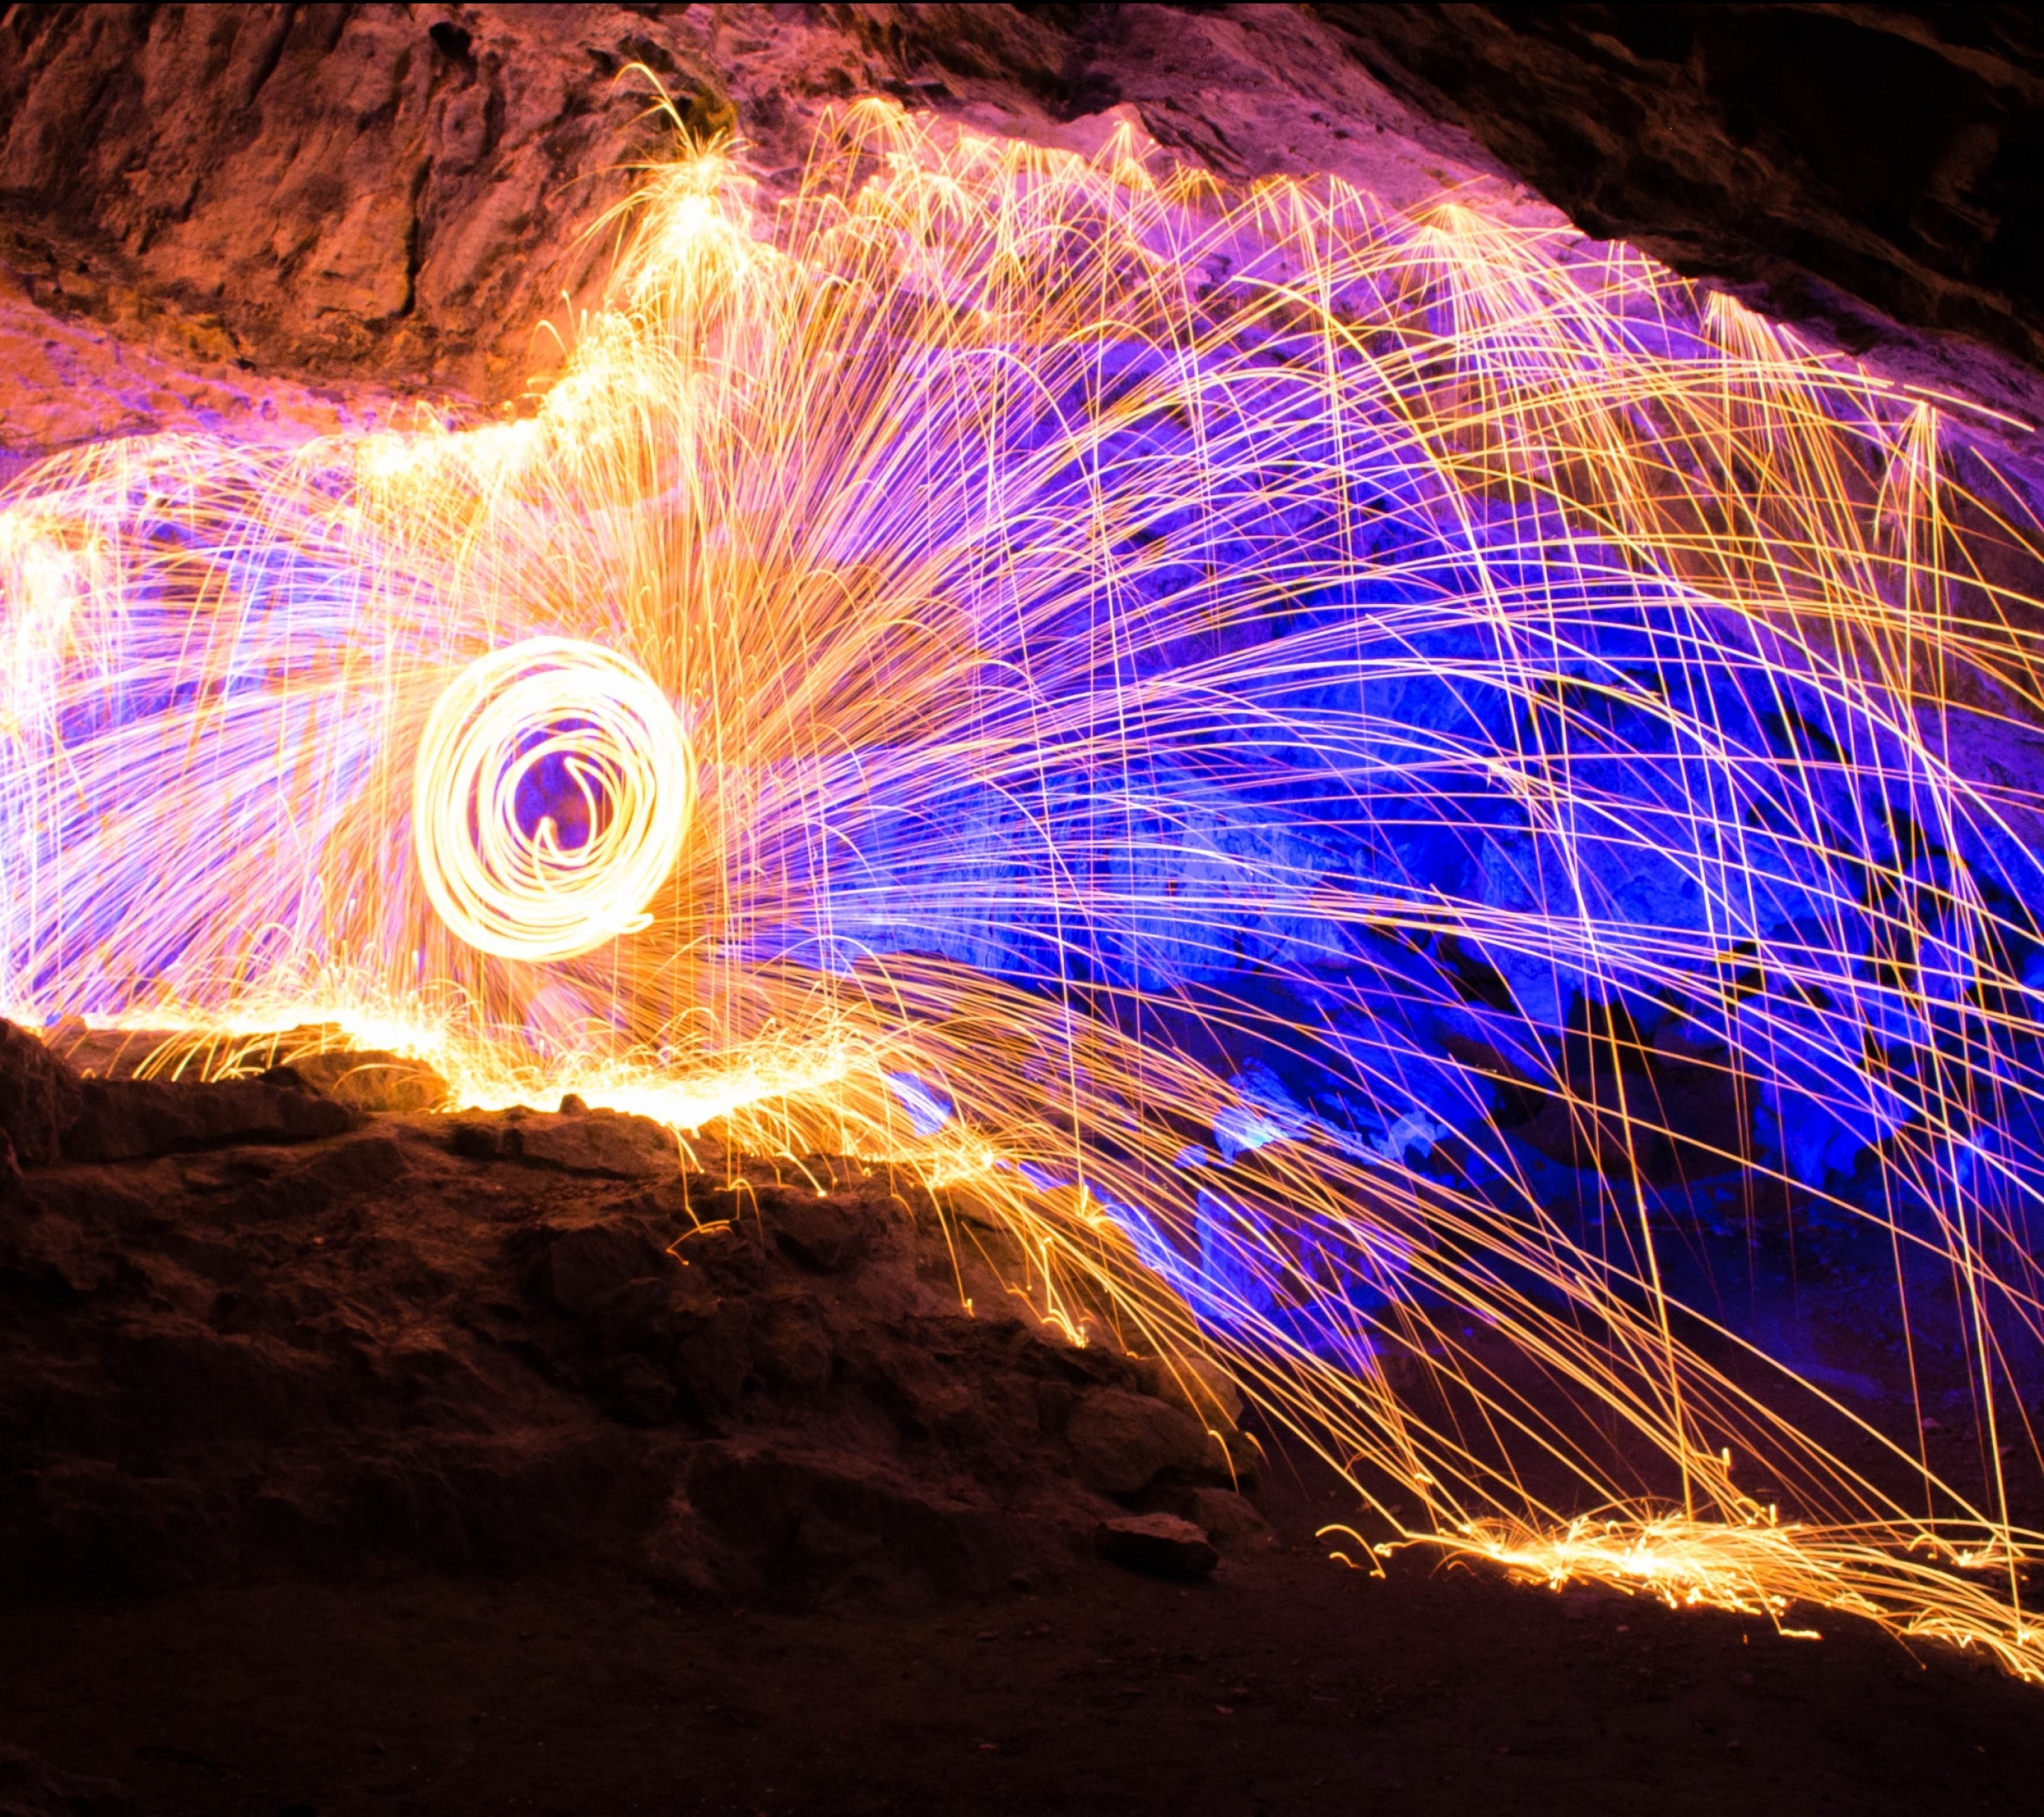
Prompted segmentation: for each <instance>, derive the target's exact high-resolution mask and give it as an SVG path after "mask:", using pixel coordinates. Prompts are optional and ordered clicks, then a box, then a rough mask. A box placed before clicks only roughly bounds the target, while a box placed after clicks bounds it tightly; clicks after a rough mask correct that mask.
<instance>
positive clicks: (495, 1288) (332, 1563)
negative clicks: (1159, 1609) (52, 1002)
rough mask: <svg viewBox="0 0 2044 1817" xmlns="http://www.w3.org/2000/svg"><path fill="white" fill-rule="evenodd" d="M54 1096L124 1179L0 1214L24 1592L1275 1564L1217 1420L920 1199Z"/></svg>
mask: <svg viewBox="0 0 2044 1817" xmlns="http://www.w3.org/2000/svg"><path fill="white" fill-rule="evenodd" d="M15 1039H16V1040H17V1041H19V1042H21V1043H25V1046H26V1047H29V1048H30V1049H40V1043H34V1042H33V1041H31V1040H29V1039H28V1038H27V1037H24V1036H20V1035H18V1033H17V1034H16V1035H15ZM54 1064H55V1062H48V1060H47V1057H46V1066H48V1065H54ZM60 1082H63V1083H67V1084H68V1085H69V1089H70V1090H71V1093H72V1094H74V1096H75V1097H76V1098H77V1099H78V1100H79V1101H82V1102H83V1104H84V1106H85V1116H84V1117H83V1118H82V1119H81V1120H80V1122H79V1124H76V1125H75V1126H74V1127H73V1128H72V1130H71V1132H70V1133H69V1134H68V1135H67V1136H66V1138H65V1140H66V1143H67V1147H68V1149H69V1151H71V1152H73V1153H77V1152H83V1151H86V1150H87V1149H90V1151H91V1152H92V1153H93V1154H95V1155H100V1156H104V1157H115V1156H118V1157H119V1159H117V1160H111V1159H108V1160H102V1161H100V1162H98V1163H96V1164H85V1163H82V1162H75V1161H63V1162H59V1163H57V1164H55V1165H50V1166H29V1167H28V1168H26V1169H25V1170H20V1171H19V1172H18V1174H17V1176H16V1177H15V1179H14V1181H13V1185H12V1187H11V1189H10V1190H9V1191H8V1192H7V1193H6V1195H5V1197H4V1199H0V1302H4V1317H0V1327H4V1329H0V1588H4V1591H5V1593H6V1595H7V1596H11V1597H15V1598H21V1597H29V1598H37V1599H40V1598H44V1597H48V1596H67V1595H75V1594H79V1593H82V1592H90V1591H96V1590H159V1589H163V1588H170V1587H172V1586H175V1585H180V1584H190V1583H195V1582H202V1581H221V1580H225V1579H230V1578H233V1577H239V1576H242V1575H245V1574H248V1573H263V1572H266V1571H274V1570H277V1569H294V1568H295V1569H312V1570H314V1571H324V1570H344V1571H355V1570H359V1569H362V1568H363V1567H364V1566H365V1565H376V1564H378V1563H381V1564H384V1565H401V1564H407V1563H409V1564H413V1565H434V1566H441V1567H451V1568H455V1569H468V1568H474V1567H478V1566H489V1567H501V1566H506V1565H517V1564H521V1563H526V1562H540V1561H544V1560H548V1559H551V1558H559V1557H562V1556H564V1555H568V1554H577V1555H582V1556H585V1557H594V1558H606V1559H609V1560H611V1561H613V1562H617V1563H621V1564H623V1565H625V1566H626V1567H627V1568H628V1569H636V1570H637V1571H639V1572H640V1573H642V1574H643V1575H644V1576H646V1577H649V1578H651V1580H652V1581H655V1582H657V1583H659V1584H661V1585H665V1586H667V1587H668V1588H672V1589H675V1590H681V1591H688V1592H696V1593H703V1594H711V1595H719V1596H722V1595H743V1596H759V1595H762V1594H773V1595H778V1596H795V1597H797V1598H801V1597H809V1596H831V1597H841V1596H859V1597H864V1598H872V1597H878V1598H880V1599H882V1600H893V1599H898V1598H900V1597H902V1596H908V1597H910V1598H914V1597H917V1596H928V1595H930V1594H933V1593H934V1594H939V1595H951V1594H961V1593H967V1592H982V1591H985V1590H988V1589H993V1588H999V1587H1000V1586H1001V1585H1004V1584H1005V1583H1007V1582H1008V1581H1009V1580H1011V1579H1013V1578H1016V1577H1023V1578H1027V1579H1031V1580H1039V1579H1041V1578H1043V1577H1046V1576H1048V1575H1055V1574H1058V1573H1060V1572H1062V1571H1064V1570H1066V1569H1069V1568H1070V1565H1071V1564H1072V1562H1073V1560H1074V1557H1075V1555H1076V1554H1078V1553H1082V1552H1083V1551H1084V1550H1085V1547H1086V1545H1087V1544H1088V1542H1089V1540H1090V1538H1091V1536H1092V1535H1093V1533H1094V1531H1096V1529H1097V1527H1098V1525H1099V1523H1100V1522H1101V1520H1102V1519H1104V1518H1113V1517H1116V1516H1118V1515H1120V1514H1122V1513H1124V1512H1126V1511H1127V1510H1128V1508H1131V1507H1134V1508H1140V1509H1147V1510H1150V1511H1153V1512H1154V1511H1156V1510H1158V1509H1159V1508H1175V1509H1177V1510H1178V1511H1179V1512H1181V1514H1184V1513H1191V1512H1196V1511H1197V1510H1196V1504H1195V1500H1194V1498H1195V1497H1197V1496H1201V1495H1202V1494H1205V1495H1208V1496H1210V1497H1215V1498H1219V1497H1225V1499H1224V1500H1221V1499H1215V1500H1212V1503H1211V1506H1210V1507H1208V1515H1209V1518H1210V1519H1212V1520H1213V1521H1214V1522H1215V1523H1216V1527H1227V1528H1228V1534H1227V1535H1226V1537H1228V1538H1248V1537H1253V1536H1254V1531H1255V1528H1256V1524H1257V1522H1256V1517H1255V1515H1254V1510H1253V1509H1249V1508H1247V1504H1241V1506H1240V1507H1239V1508H1238V1507H1237V1506H1236V1505H1235V1504H1237V1503H1238V1502H1239V1496H1236V1495H1235V1492H1234V1490H1235V1486H1236V1485H1237V1484H1238V1483H1239V1482H1240V1483H1242V1484H1243V1486H1247V1485H1249V1484H1252V1483H1253V1482H1254V1469H1255V1466H1254V1462H1253V1461H1252V1460H1253V1459H1254V1452H1253V1451H1243V1453H1242V1454H1241V1455H1239V1456H1238V1457H1236V1458H1235V1459H1234V1460H1233V1461H1232V1462H1231V1460H1230V1458H1229V1456H1228V1450H1227V1449H1226V1448H1225V1447H1224V1445H1223V1443H1222V1442H1220V1441H1219V1440H1217V1439H1216V1438H1214V1437H1213V1436H1212V1435H1211V1434H1210V1433H1209V1431H1208V1429H1207V1427H1208V1425H1210V1424H1216V1423H1219V1424H1220V1425H1221V1426H1222V1427H1224V1421H1222V1419H1221V1416H1220V1411H1219V1409H1218V1408H1217V1407H1213V1408H1208V1411H1207V1413H1206V1416H1205V1418H1204V1419H1194V1418H1193V1416H1191V1415H1190V1414H1189V1412H1186V1411H1185V1408H1184V1407H1183V1405H1182V1404H1174V1402H1173V1401H1171V1400H1166V1399H1165V1398H1162V1389H1163V1383H1162V1376H1161V1374H1160V1373H1159V1372H1158V1370H1157V1369H1156V1367H1155V1365H1152V1364H1149V1363H1145V1362H1139V1361H1137V1360H1135V1359H1133V1358H1128V1357H1124V1356H1122V1355H1120V1354H1116V1353H1114V1352H1112V1351H1111V1350H1106V1349H1104V1348H1101V1347H1097V1346H1096V1347H1091V1348H1086V1349H1074V1348H1073V1347H1072V1346H1070V1344H1068V1343H1066V1342H1065V1340H1064V1339H1062V1337H1061V1336H1059V1335H1057V1333H1056V1332H1055V1330H1053V1329H1051V1328H1050V1327H1046V1326H1044V1325H1043V1324H1040V1323H1039V1322H1038V1321H1037V1320H1035V1318H1034V1317H1033V1316H1032V1315H1030V1314H1029V1313H1028V1312H1027V1311H1026V1309H1025V1308H1024V1304H1023V1302H1022V1301H1021V1300H1019V1299H1017V1298H1016V1297H1015V1296H1012V1295H1011V1294H1010V1293H1008V1292H1007V1291H1006V1290H1005V1285H1004V1281H1003V1279H1002V1278H1001V1274H1002V1273H1005V1275H1006V1277H1008V1278H1012V1279H1020V1278H1021V1277H1022V1276H1023V1270H1022V1268H1021V1266H1020V1263H1021V1258H1020V1255H1019V1254H1016V1255H1014V1256H1012V1257H1011V1256H1010V1255H1009V1254H1008V1253H1007V1250H1006V1248H1005V1243H1004V1239H1002V1237H1001V1235H1000V1234H999V1233H998V1232H997V1231H993V1230H990V1229H988V1228H985V1227H982V1226H978V1225H976V1224H966V1225H962V1226H960V1225H957V1224H954V1226H953V1228H952V1231H951V1235H950V1237H949V1238H948V1239H947V1235H946V1234H945V1232H944V1231H943V1228H942V1227H941V1226H940V1224H939V1219H938V1214H937V1211H936V1207H935V1206H934V1205H933V1204H932V1203H931V1202H930V1201H929V1200H928V1199H927V1197H923V1196H922V1195H920V1193H919V1192H917V1191H916V1190H915V1189H912V1188H910V1187H909V1185H907V1184H906V1183H905V1182H902V1181H889V1180H888V1179H886V1178H884V1177H879V1176H874V1177H867V1176H866V1175H865V1174H863V1172H860V1171H858V1170H853V1169H851V1168H849V1167H847V1166H845V1165H844V1164H843V1163H838V1164H835V1165H833V1164H831V1163H826V1162H817V1161H813V1162H810V1163H809V1164H807V1165H808V1166H809V1172H810V1173H811V1174H813V1175H815V1176H816V1178H818V1179H819V1180H821V1181H824V1182H825V1183H826V1184H827V1185H828V1186H829V1190H828V1191H826V1192H824V1193H822V1194H819V1193H818V1192H817V1190H816V1188H815V1187H814V1186H813V1185H809V1184H808V1183H807V1182H806V1181H805V1179H804V1178H803V1177H802V1176H801V1174H793V1175H791V1176H790V1177H791V1178H792V1179H793V1180H794V1181H795V1182H796V1183H795V1184H793V1185H786V1184H782V1183H780V1182H778V1181H776V1180H775V1179H774V1177H772V1175H771V1174H770V1172H769V1171H763V1170H759V1169H753V1170H749V1173H741V1174H738V1175H737V1176H736V1177H735V1178H734V1177H731V1176H729V1175H728V1174H725V1173H724V1172H719V1173H717V1174H715V1175H707V1174H684V1173H683V1172H682V1170H681V1166H680V1163H679V1161H678V1158H677V1155H676V1151H675V1145H674V1140H673V1139H672V1137H671V1136H670V1135H667V1133H666V1132H665V1131H661V1130H659V1129H658V1128H657V1127H655V1126H653V1125H651V1124H644V1123H642V1122H640V1120H636V1119H633V1118H628V1117H623V1116H614V1115H610V1114H608V1113H605V1112H563V1113H555V1114H548V1115H541V1114H538V1113H532V1112H522V1113H521V1112H507V1113H505V1114H503V1115H501V1116H475V1115H470V1116H463V1117H460V1118H436V1117H432V1116H417V1115H411V1116H398V1115H393V1116H378V1117H373V1118H369V1119H367V1120H365V1119H364V1118H363V1117H362V1116H361V1115H360V1113H359V1112H355V1111H352V1110H351V1109H349V1108H347V1107H344V1106H342V1105H340V1104H335V1103H333V1102H332V1101H329V1100H327V1099H325V1098H321V1097H315V1096H313V1095H312V1094H310V1093H307V1092H305V1091H304V1090H302V1089H294V1088H292V1087H290V1086H287V1085H282V1084H275V1083H271V1082H268V1081H263V1080H239V1081H225V1082H224V1083H222V1084H220V1085H197V1084H171V1083H164V1082H161V1081H133V1080H126V1081H123V1080H86V1081H84V1082H83V1085H79V1084H78V1083H77V1082H76V1081H62V1080H61V1076H60ZM136 1094H140V1097H141V1098H144V1099H146V1102H138V1103H137V1104H133V1105H129V1106H128V1107H127V1113H128V1114H126V1115H125V1119H121V1118H116V1117H115V1116H113V1112H112V1111H111V1110H110V1109H109V1108H108V1106H109V1105H110V1104H113V1101H115V1100H116V1099H117V1098H125V1097H133V1096H135V1095H136ZM95 1106H97V1107H98V1108H94V1107H95ZM95 1117H97V1118H98V1121H97V1122H94V1121H93V1119H94V1118H95ZM315 1126H317V1127H315ZM86 1132H89V1139H88V1136H87V1133H86ZM514 1137H516V1138H519V1139H518V1140H517V1141H514V1140H513V1139H512V1138H514ZM286 1144H289V1145H288V1146H286ZM200 1147H204V1148H205V1152H203V1153H186V1152H181V1151H190V1150H194V1149H198V1148H200ZM954 1252H955V1255H956V1261H954ZM962 1295H963V1296H969V1297H970V1300H971V1301H972V1303H973V1304H974V1306H976V1307H977V1308H979V1311H978V1316H972V1315H970V1314H969V1313H968V1312H967V1311H966V1308H965V1307H964V1305H963V1304H962ZM1245 1478H1246V1481H1245ZM1199 1505H1201V1506H1204V1505H1206V1504H1199ZM1201 1543H1204V1539H1202V1541H1201Z"/></svg>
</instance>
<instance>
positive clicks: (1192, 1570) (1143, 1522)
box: [1100, 1514, 1220, 1581]
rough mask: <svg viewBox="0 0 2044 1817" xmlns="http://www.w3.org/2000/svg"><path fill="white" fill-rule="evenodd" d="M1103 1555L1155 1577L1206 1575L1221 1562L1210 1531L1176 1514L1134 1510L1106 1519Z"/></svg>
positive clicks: (1193, 1577)
mask: <svg viewBox="0 0 2044 1817" xmlns="http://www.w3.org/2000/svg"><path fill="white" fill-rule="evenodd" d="M1100 1552H1101V1557H1102V1558H1105V1559H1106V1560H1107V1561H1108V1563H1110V1564H1113V1565H1124V1566H1125V1567H1126V1568H1127V1569H1129V1570H1131V1571H1140V1572H1142V1573H1143V1574H1144V1575H1145V1576H1147V1577H1181V1578H1184V1579H1186V1580H1188V1581H1191V1580H1193V1579H1197V1578H1200V1577H1204V1576H1205V1575H1206V1574H1207V1573H1208V1572H1209V1571H1211V1570H1212V1569H1213V1568H1214V1566H1215V1565H1218V1564H1219V1563H1220V1554H1219V1553H1218V1552H1216V1551H1215V1550H1214V1549H1213V1546H1212V1542H1210V1541H1209V1540H1208V1538H1207V1536H1206V1535H1205V1534H1204V1532H1203V1531H1201V1529H1200V1528H1199V1527H1195V1526H1194V1525H1193V1523H1192V1522H1190V1521H1189V1520H1185V1519H1180V1517H1179V1516H1178V1515H1175V1514H1130V1515H1122V1516H1121V1518H1120V1519H1117V1520H1108V1521H1103V1522H1102V1523H1101V1529H1100Z"/></svg>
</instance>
